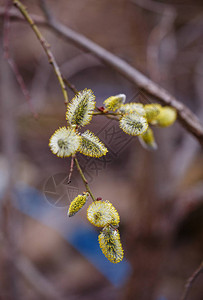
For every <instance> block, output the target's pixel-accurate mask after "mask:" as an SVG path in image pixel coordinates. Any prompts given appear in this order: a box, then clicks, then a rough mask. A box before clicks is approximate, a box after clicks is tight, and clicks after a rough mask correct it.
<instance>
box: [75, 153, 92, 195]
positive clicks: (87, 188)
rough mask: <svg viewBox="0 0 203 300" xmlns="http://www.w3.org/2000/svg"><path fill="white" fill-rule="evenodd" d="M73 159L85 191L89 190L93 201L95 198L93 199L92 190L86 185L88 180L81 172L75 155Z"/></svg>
mask: <svg viewBox="0 0 203 300" xmlns="http://www.w3.org/2000/svg"><path fill="white" fill-rule="evenodd" d="M74 160H75V164H76V167H77V169H78V172H79V173H80V176H81V178H82V180H83V182H84V185H85V187H86V190H87V192H89V194H90V196H91V198H92V200H93V201H95V200H96V199H95V197H94V195H93V194H92V191H91V189H90V187H89V185H88V181H87V179H86V177H85V175H84V173H83V171H82V169H81V167H80V164H79V162H78V160H77V158H76V157H75V158H74Z"/></svg>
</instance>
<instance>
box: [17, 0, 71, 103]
mask: <svg viewBox="0 0 203 300" xmlns="http://www.w3.org/2000/svg"><path fill="white" fill-rule="evenodd" d="M13 4H14V5H15V6H16V7H17V8H18V9H19V11H20V12H21V14H22V15H23V16H24V18H25V20H26V21H27V22H28V23H29V24H30V26H31V28H32V30H33V31H34V33H35V34H36V36H37V38H38V40H39V41H40V43H41V45H42V47H43V49H44V51H45V53H46V55H47V57H48V60H49V63H50V64H51V65H52V66H53V69H54V72H55V74H56V76H57V78H58V81H59V84H60V86H61V89H62V92H63V96H64V99H65V104H67V103H68V94H67V91H66V86H65V84H64V82H63V78H62V75H61V72H60V69H59V67H58V64H57V62H56V60H55V58H54V55H53V54H52V52H51V50H50V45H49V44H48V43H47V41H46V39H45V38H44V37H43V35H42V33H41V32H40V31H39V29H38V27H37V25H36V24H35V22H34V21H33V19H32V17H31V16H30V15H29V14H28V12H27V10H26V8H25V6H24V5H23V4H22V3H21V2H20V1H19V0H13Z"/></svg>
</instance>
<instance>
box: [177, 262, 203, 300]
mask: <svg viewBox="0 0 203 300" xmlns="http://www.w3.org/2000/svg"><path fill="white" fill-rule="evenodd" d="M201 273H203V261H202V262H201V264H200V265H199V267H198V268H197V269H196V270H195V271H194V273H193V274H192V276H191V277H190V278H188V280H187V282H186V285H185V289H184V292H183V295H182V297H181V300H186V299H187V296H188V294H189V290H190V288H191V287H192V285H193V283H194V282H195V280H196V279H197V277H198V276H199V275H200V274H201Z"/></svg>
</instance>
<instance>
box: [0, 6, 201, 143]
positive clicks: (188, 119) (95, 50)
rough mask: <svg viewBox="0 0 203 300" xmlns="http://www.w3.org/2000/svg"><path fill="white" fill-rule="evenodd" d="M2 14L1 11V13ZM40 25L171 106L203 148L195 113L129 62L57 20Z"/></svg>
mask: <svg viewBox="0 0 203 300" xmlns="http://www.w3.org/2000/svg"><path fill="white" fill-rule="evenodd" d="M0 13H1V11H0ZM12 16H13V18H14V20H21V21H22V18H21V17H20V16H17V15H16V13H15V14H14V15H13V12H12V11H10V17H11V18H12ZM37 21H38V22H39V25H46V26H47V27H48V28H50V29H51V30H53V31H55V32H56V33H57V34H58V35H60V36H61V37H62V38H64V39H65V40H67V41H69V42H71V43H73V44H74V45H76V46H77V47H79V48H81V49H83V50H85V51H90V52H91V53H92V54H93V55H95V56H96V57H98V58H99V59H100V60H101V61H103V62H104V63H105V64H106V65H108V66H110V67H111V68H113V69H114V70H116V71H118V72H119V73H120V74H122V75H123V76H124V77H126V78H127V79H128V80H129V81H131V82H132V83H134V84H136V86H138V88H140V89H141V90H143V91H145V92H146V93H147V94H148V95H150V96H152V97H153V98H155V99H156V100H158V101H160V103H162V104H164V105H170V106H171V107H174V108H175V109H176V110H177V114H178V118H179V121H180V122H181V123H182V125H183V126H184V127H185V128H186V130H187V131H188V132H190V133H191V134H192V135H193V136H195V137H196V138H197V140H198V141H199V142H200V144H201V145H202V146H203V127H202V124H201V123H200V121H199V120H198V118H197V117H196V116H195V114H193V112H192V111H191V110H190V109H189V108H187V107H186V106H185V105H184V104H182V103H181V102H179V101H178V100H177V99H176V98H175V97H174V96H172V95H171V94H170V93H169V92H167V91H166V90H165V89H163V88H162V87H160V86H159V85H157V84H156V83H154V82H153V81H152V80H150V79H149V78H147V77H146V76H145V75H143V74H142V73H141V72H139V71H138V70H137V69H136V68H134V67H133V66H131V65H129V64H128V63H127V62H125V61H124V60H122V59H121V58H119V57H117V56H116V55H114V54H112V53H110V52H109V51H107V50H106V49H104V48H102V47H101V46H99V45H97V44H96V43H94V42H92V41H91V40H89V39H88V38H86V37H85V36H83V35H82V34H79V33H77V32H75V31H74V30H72V29H70V28H68V27H67V26H65V25H63V24H61V23H60V22H58V21H56V20H55V19H53V18H52V19H51V20H47V21H44V19H42V18H39V17H37Z"/></svg>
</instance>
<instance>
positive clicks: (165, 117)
mask: <svg viewBox="0 0 203 300" xmlns="http://www.w3.org/2000/svg"><path fill="white" fill-rule="evenodd" d="M176 119H177V112H176V110H175V108H173V107H170V106H164V107H162V108H161V110H160V113H159V115H158V116H157V117H156V118H155V119H154V120H153V122H152V124H153V125H158V126H160V127H168V126H171V125H173V123H174V122H175V121H176Z"/></svg>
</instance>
